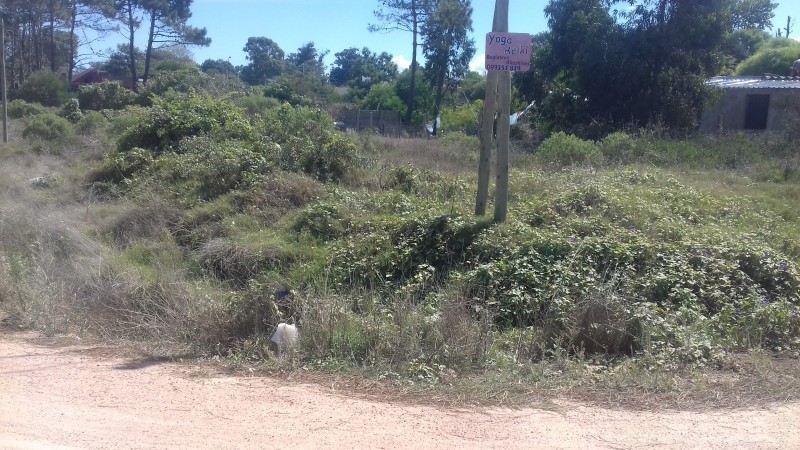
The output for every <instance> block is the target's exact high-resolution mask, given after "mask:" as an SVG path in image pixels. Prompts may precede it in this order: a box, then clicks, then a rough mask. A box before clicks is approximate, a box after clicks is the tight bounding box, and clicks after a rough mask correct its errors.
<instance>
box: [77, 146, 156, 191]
mask: <svg viewBox="0 0 800 450" xmlns="http://www.w3.org/2000/svg"><path fill="white" fill-rule="evenodd" d="M153 162H154V159H153V154H152V153H151V152H150V151H148V150H144V149H141V148H134V149H131V150H130V151H127V152H124V153H117V154H114V155H107V156H106V157H105V158H103V160H102V161H100V162H99V163H97V164H96V165H95V166H94V167H92V168H91V169H90V170H89V174H88V175H87V177H86V178H87V181H88V182H90V183H98V182H100V183H103V182H111V183H117V184H118V183H122V182H123V181H125V180H127V179H130V178H133V177H134V176H136V175H137V174H138V173H140V172H143V171H144V170H146V169H149V168H150V167H151V166H152V165H153Z"/></svg>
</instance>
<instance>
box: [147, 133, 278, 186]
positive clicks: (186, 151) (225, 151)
mask: <svg viewBox="0 0 800 450" xmlns="http://www.w3.org/2000/svg"><path fill="white" fill-rule="evenodd" d="M176 150H177V154H175V155H169V156H167V157H165V158H163V166H164V167H165V171H166V173H167V176H168V178H169V179H170V181H173V182H177V183H179V184H181V185H182V186H183V187H184V189H182V191H184V192H185V193H191V194H193V195H196V196H198V197H200V198H202V199H206V200H208V199H213V198H216V197H218V196H220V195H223V194H226V193H228V192H230V191H232V190H236V189H245V188H248V187H250V186H252V184H253V183H255V182H256V181H257V180H259V179H260V178H261V177H262V176H263V175H264V174H266V173H268V172H269V171H270V170H272V164H271V163H270V162H269V159H268V155H266V154H265V153H264V152H258V151H256V150H254V149H253V148H252V146H250V145H248V144H247V143H243V142H241V141H226V142H224V143H222V142H217V141H215V140H214V139H213V138H210V137H207V136H194V137H189V138H187V139H185V140H183V141H182V142H181V143H180V145H178V146H177V148H176Z"/></svg>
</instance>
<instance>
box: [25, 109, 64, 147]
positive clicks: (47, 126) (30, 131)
mask: <svg viewBox="0 0 800 450" xmlns="http://www.w3.org/2000/svg"><path fill="white" fill-rule="evenodd" d="M70 134H72V124H71V123H69V121H67V119H65V118H63V117H59V116H57V115H55V114H51V113H45V114H39V115H37V116H34V117H32V118H31V119H30V120H29V121H28V123H27V124H25V129H24V130H22V137H23V138H28V137H34V138H39V139H44V140H48V141H55V140H57V139H62V138H64V137H66V136H69V135H70Z"/></svg>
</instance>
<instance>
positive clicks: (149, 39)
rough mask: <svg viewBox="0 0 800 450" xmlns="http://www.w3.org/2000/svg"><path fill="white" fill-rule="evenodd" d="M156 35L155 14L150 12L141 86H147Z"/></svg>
mask: <svg viewBox="0 0 800 450" xmlns="http://www.w3.org/2000/svg"><path fill="white" fill-rule="evenodd" d="M155 34H156V12H155V11H150V32H149V33H148V35H147V49H145V53H144V74H143V75H142V84H147V79H148V78H149V77H150V61H151V60H152V58H153V40H154V39H155Z"/></svg>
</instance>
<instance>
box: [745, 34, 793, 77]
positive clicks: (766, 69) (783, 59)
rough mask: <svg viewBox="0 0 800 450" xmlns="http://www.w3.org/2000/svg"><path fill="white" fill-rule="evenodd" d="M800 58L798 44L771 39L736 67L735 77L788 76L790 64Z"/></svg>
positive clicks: (783, 39) (784, 39) (785, 40)
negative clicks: (769, 74)
mask: <svg viewBox="0 0 800 450" xmlns="http://www.w3.org/2000/svg"><path fill="white" fill-rule="evenodd" d="M798 58H800V42H797V41H795V40H792V39H786V38H781V39H772V40H771V41H769V42H768V43H766V44H765V45H763V46H762V47H761V49H760V50H759V51H758V52H756V53H755V54H754V55H753V56H751V57H749V58H747V59H746V60H744V61H742V63H741V64H739V65H738V66H737V67H736V74H737V75H745V76H747V75H749V76H760V75H764V74H766V73H771V74H775V75H789V73H790V70H791V67H792V62H794V61H795V60H796V59H798Z"/></svg>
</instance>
